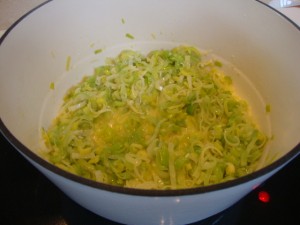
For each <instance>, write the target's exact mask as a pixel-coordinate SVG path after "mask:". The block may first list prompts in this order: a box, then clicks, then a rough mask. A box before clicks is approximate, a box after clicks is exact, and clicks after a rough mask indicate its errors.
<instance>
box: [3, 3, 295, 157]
mask: <svg viewBox="0 0 300 225" xmlns="http://www.w3.org/2000/svg"><path fill="white" fill-rule="evenodd" d="M79 15H80V16H79ZM127 33H130V34H131V35H133V36H134V39H133V40H131V39H129V38H127V37H126V34H127ZM299 35H300V34H299V30H298V29H297V28H296V27H295V26H293V25H292V24H290V23H289V22H288V21H287V20H285V19H283V18H282V16H281V15H279V14H276V13H275V12H274V11H273V10H271V9H270V8H267V7H265V6H262V5H261V4H259V3H257V2H254V1H249V2H248V3H244V2H240V1H238V0H231V1H228V2H226V4H223V3H222V2H220V1H219V0H212V1H195V0H194V1H193V0H189V1H185V2H181V1H175V2H174V1H172V2H171V1H158V0H157V1H142V2H140V1H126V2H123V1H118V0H116V1H108V0H107V1H105V0H104V1H93V0H91V1H89V2H88V3H86V2H85V1H79V0H78V1H72V2H71V1H70V0H69V1H68V0H63V1H59V2H58V1H50V2H49V3H47V4H46V5H44V6H42V7H40V8H39V9H38V10H35V11H34V12H33V13H31V14H30V15H29V16H27V17H25V18H24V19H23V20H22V21H21V22H20V23H19V24H18V25H17V26H15V27H14V28H13V29H12V30H10V32H9V33H8V34H7V36H6V37H5V40H4V41H3V43H2V44H1V53H0V63H1V65H0V66H1V67H0V72H1V78H0V79H1V93H0V94H1V96H0V100H1V119H2V121H3V123H4V124H5V125H6V127H7V128H8V129H9V130H10V132H11V133H12V134H13V135H14V136H15V137H16V138H17V139H18V140H20V141H21V142H22V143H23V144H24V145H25V146H26V147H28V148H29V149H32V150H36V149H38V148H39V142H40V140H39V137H40V128H41V126H47V125H48V124H49V121H50V120H51V119H52V118H53V116H54V115H55V113H56V112H57V108H58V106H59V105H60V103H61V97H62V95H63V94H64V92H65V91H66V89H67V88H69V87H70V86H71V85H73V84H75V83H76V82H78V81H80V79H81V78H82V77H83V76H84V75H88V74H91V73H92V71H93V67H94V66H95V65H99V64H101V63H103V59H104V58H105V57H107V56H115V55H116V54H117V53H118V52H119V51H120V50H122V49H125V48H132V49H135V50H140V51H143V52H147V51H149V50H151V49H157V48H170V47H172V46H176V45H178V44H189V45H194V46H196V47H198V48H200V49H204V50H209V51H212V52H213V53H214V54H216V55H218V56H220V57H221V58H223V59H225V60H227V61H229V62H230V63H232V64H233V65H234V66H235V67H236V68H237V69H238V70H239V71H240V72H241V73H242V74H243V75H245V76H246V79H244V78H245V77H242V78H240V77H239V76H238V75H236V76H235V77H236V78H235V79H234V82H235V83H236V86H237V88H239V87H240V88H239V89H240V90H241V92H242V94H243V96H244V97H245V98H246V99H248V100H249V101H250V103H251V108H252V109H253V111H254V115H256V117H257V120H258V122H259V124H260V125H261V127H262V128H263V129H264V130H265V131H266V132H267V133H269V135H270V136H272V137H273V138H272V141H271V142H270V146H269V150H270V151H269V157H270V158H273V157H277V158H278V157H280V156H282V155H284V154H286V153H287V152H289V151H290V150H291V149H292V148H293V147H294V146H296V145H297V144H298V141H299V136H300V132H299V130H300V124H299V123H297V122H295V121H297V119H298V115H299V111H300V104H299V102H300V99H299V98H298V96H299V88H298V83H299V81H300V77H299V76H298V75H299V71H300V70H299V62H298V61H299V60H298V59H299V52H300V51H299V48H300V46H299ZM96 49H103V50H104V51H103V53H102V54H99V55H98V56H95V54H94V51H95V50H96ZM69 56H70V57H71V64H70V65H71V66H70V71H66V60H67V58H68V57H69ZM95 59H96V60H98V61H95ZM52 82H54V84H55V85H56V88H55V90H51V89H50V88H49V86H50V84H51V83H52ZM239 83H241V84H242V86H241V85H239ZM247 84H249V85H248V86H247ZM251 85H252V87H251ZM49 95H51V97H50V99H49ZM45 102H46V103H45ZM265 104H269V105H270V106H271V113H270V114H269V115H266V113H265V111H264V110H265V108H264V107H265ZM268 120H269V121H268Z"/></svg>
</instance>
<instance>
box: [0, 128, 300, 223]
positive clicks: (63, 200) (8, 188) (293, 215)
mask: <svg viewBox="0 0 300 225" xmlns="http://www.w3.org/2000/svg"><path fill="white" fill-rule="evenodd" d="M0 171H1V178H2V179H1V184H0V225H2V224H3V225H27V224H28V225H97V224H107V225H117V223H114V222H111V221H108V220H106V219H104V218H101V217H99V216H97V215H95V214H93V213H91V212H89V211H87V210H86V209H84V208H82V207H81V206H79V205H78V204H76V203H74V202H73V201H72V200H71V199H69V198H68V197H67V196H66V195H64V194H63V193H62V192H61V191H60V190H59V189H58V188H56V186H54V185H53V184H52V183H51V182H50V181H49V180H48V179H47V178H45V177H44V175H42V174H41V173H40V172H39V171H37V170H36V169H35V168H34V167H33V166H32V165H31V164H29V163H28V162H27V161H26V160H25V159H24V158H23V157H22V156H21V155H20V154H19V153H18V152H17V151H16V150H15V149H14V148H13V147H12V146H11V145H10V144H9V143H8V142H7V141H6V140H5V139H4V137H3V136H2V135H1V134H0ZM268 197H270V198H269V199H268ZM299 214H300V157H299V156H298V157H297V158H296V159H294V160H293V161H292V162H291V163H290V164H288V165H287V166H286V167H284V168H283V169H282V170H281V171H279V172H278V173H277V174H275V175H274V176H273V177H272V178H270V179H269V180H268V181H266V182H265V183H264V184H263V185H261V186H260V187H258V188H257V189H256V190H254V191H252V192H251V193H250V194H248V195H247V196H246V197H245V198H243V199H242V200H241V201H239V202H238V203H236V204H235V205H234V206H232V207H230V208H229V209H227V210H225V211H224V212H221V213H219V214H217V215H215V216H212V217H210V218H208V219H206V220H203V221H200V222H197V223H193V225H206V224H211V225H235V224H236V225H277V224H278V225H279V224H280V225H297V224H300V215H299Z"/></svg>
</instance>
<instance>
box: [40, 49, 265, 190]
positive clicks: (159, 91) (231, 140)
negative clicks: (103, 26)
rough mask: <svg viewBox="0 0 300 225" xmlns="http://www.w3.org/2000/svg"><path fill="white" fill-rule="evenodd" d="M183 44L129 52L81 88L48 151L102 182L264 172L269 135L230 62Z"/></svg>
mask: <svg viewBox="0 0 300 225" xmlns="http://www.w3.org/2000/svg"><path fill="white" fill-rule="evenodd" d="M203 58H204V57H203V55H202V53H201V52H199V50H197V49H196V48H194V47H190V46H179V47H176V48H174V49H172V50H156V51H152V52H150V53H149V54H148V55H146V56H144V55H142V54H140V53H139V52H136V51H132V50H125V51H122V52H121V53H120V54H119V55H118V56H117V57H116V58H109V59H107V61H106V63H105V65H103V66H100V67H98V68H95V70H94V74H93V75H91V76H88V77H85V78H84V79H83V80H82V82H81V83H79V84H78V85H76V86H74V87H72V88H71V89H70V90H69V91H68V92H67V94H66V95H65V98H64V104H63V105H62V108H61V111H60V113H59V115H58V116H57V118H55V120H54V121H53V124H52V125H51V126H50V127H49V128H48V129H43V139H44V142H45V144H46V146H47V151H46V153H45V157H46V158H47V159H48V160H49V161H50V162H51V163H53V164H55V165H56V166H58V167H60V168H62V169H64V170H67V171H69V172H71V173H74V174H77V175H79V176H83V177H85V178H88V179H93V180H95V181H98V182H102V183H107V184H112V185H117V186H124V187H130V188H140V189H183V188H192V187H200V186H206V185H211V184H216V183H220V182H225V181H228V180H232V179H235V178H237V177H241V176H244V175H246V174H248V173H251V172H253V171H254V170H255V168H256V164H257V163H258V160H259V158H260V156H261V155H262V152H263V149H264V146H265V144H266V142H267V137H266V135H265V134H263V133H262V132H261V131H260V130H259V129H258V127H257V126H256V124H254V122H253V120H252V119H251V117H250V112H249V109H248V105H247V103H246V102H245V101H244V100H241V99H240V98H239V97H238V96H236V95H235V93H234V89H233V86H232V80H231V78H230V77H228V76H226V75H224V74H223V72H222V70H221V67H222V64H221V63H220V62H219V61H216V60H212V59H210V60H204V59H203Z"/></svg>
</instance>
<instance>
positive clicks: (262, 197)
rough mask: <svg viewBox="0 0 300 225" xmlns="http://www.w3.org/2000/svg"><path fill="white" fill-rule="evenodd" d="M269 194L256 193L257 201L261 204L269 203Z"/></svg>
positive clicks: (264, 192) (263, 192)
mask: <svg viewBox="0 0 300 225" xmlns="http://www.w3.org/2000/svg"><path fill="white" fill-rule="evenodd" d="M270 198H271V197H270V194H269V193H268V192H266V191H260V192H258V199H259V200H260V201H261V202H263V203H268V202H269V201H270Z"/></svg>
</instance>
